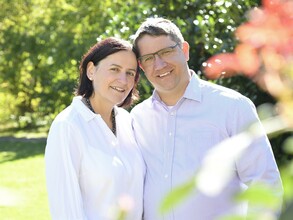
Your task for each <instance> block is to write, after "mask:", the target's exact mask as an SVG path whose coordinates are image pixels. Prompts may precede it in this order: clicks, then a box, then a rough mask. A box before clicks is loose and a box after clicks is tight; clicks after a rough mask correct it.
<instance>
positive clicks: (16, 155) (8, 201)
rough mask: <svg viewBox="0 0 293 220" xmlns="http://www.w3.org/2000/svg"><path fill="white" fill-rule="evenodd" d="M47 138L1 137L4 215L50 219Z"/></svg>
mask: <svg viewBox="0 0 293 220" xmlns="http://www.w3.org/2000/svg"><path fill="white" fill-rule="evenodd" d="M44 150H45V139H44V138H34V139H33V138H16V137H0V219H1V220H28V219H29V220H34V219H36V220H48V219H50V215H49V209H48V202H47V192H46V184H45V172H44V169H45V167H44Z"/></svg>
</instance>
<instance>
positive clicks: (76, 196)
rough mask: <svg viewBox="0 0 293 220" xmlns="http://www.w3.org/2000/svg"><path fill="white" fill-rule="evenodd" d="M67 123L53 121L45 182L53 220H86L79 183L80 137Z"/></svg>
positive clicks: (46, 161)
mask: <svg viewBox="0 0 293 220" xmlns="http://www.w3.org/2000/svg"><path fill="white" fill-rule="evenodd" d="M73 132H74V129H73V127H72V126H70V125H69V124H68V123H66V122H64V121H58V122H53V124H52V126H51V128H50V131H49V135H48V138H47V145H46V151H45V164H46V181H47V191H48V198H49V206H50V212H51V217H52V219H53V220H61V219H62V220H85V219H86V217H85V214H84V210H83V202H82V196H81V191H80V187H79V180H78V167H79V165H78V164H79V161H80V152H79V151H78V141H77V139H78V137H77V135H78V134H76V133H77V132H74V133H73Z"/></svg>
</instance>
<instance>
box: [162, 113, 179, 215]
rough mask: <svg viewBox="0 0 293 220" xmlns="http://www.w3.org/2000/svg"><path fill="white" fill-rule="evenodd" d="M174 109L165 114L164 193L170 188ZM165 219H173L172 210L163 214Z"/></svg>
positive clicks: (174, 121) (174, 128) (169, 190)
mask: <svg viewBox="0 0 293 220" xmlns="http://www.w3.org/2000/svg"><path fill="white" fill-rule="evenodd" d="M175 125H176V110H175V109H170V110H169V111H168V115H167V130H166V132H167V134H166V136H165V137H166V141H165V146H164V169H163V177H162V178H163V179H164V180H163V183H164V186H163V187H164V191H165V193H167V194H168V193H170V192H171V190H172V168H173V157H174V147H175V131H176V127H175ZM164 219H165V220H172V219H173V211H172V210H170V211H169V212H168V213H166V215H165V216H164Z"/></svg>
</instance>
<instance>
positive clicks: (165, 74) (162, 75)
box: [159, 72, 170, 77]
mask: <svg viewBox="0 0 293 220" xmlns="http://www.w3.org/2000/svg"><path fill="white" fill-rule="evenodd" d="M168 74H170V72H166V73H163V74H161V75H159V77H164V76H167V75H168Z"/></svg>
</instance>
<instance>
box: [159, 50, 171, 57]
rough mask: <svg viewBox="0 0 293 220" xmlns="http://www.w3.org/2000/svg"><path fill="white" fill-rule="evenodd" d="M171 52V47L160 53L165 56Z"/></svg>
mask: <svg viewBox="0 0 293 220" xmlns="http://www.w3.org/2000/svg"><path fill="white" fill-rule="evenodd" d="M171 52H172V50H171V49H166V50H163V51H161V52H160V54H159V55H160V56H164V55H168V54H170V53H171Z"/></svg>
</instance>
